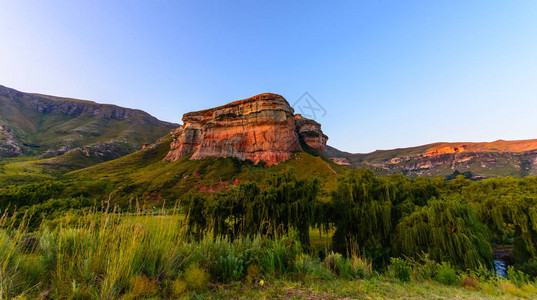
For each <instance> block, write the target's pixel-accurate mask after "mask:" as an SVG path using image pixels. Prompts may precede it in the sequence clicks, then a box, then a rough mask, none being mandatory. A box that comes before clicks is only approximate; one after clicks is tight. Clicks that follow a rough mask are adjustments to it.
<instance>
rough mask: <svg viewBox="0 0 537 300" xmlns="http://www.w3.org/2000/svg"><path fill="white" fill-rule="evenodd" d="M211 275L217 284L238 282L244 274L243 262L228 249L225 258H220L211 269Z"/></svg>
mask: <svg viewBox="0 0 537 300" xmlns="http://www.w3.org/2000/svg"><path fill="white" fill-rule="evenodd" d="M212 273H213V276H214V277H215V278H217V279H218V281H219V282H223V283H230V282H234V281H239V280H241V279H242V277H243V273H244V261H243V260H242V259H241V258H239V257H237V256H236V255H235V252H234V251H233V249H230V251H229V252H228V254H227V255H226V256H222V257H220V259H218V260H217V261H216V262H215V264H214V267H213V268H212Z"/></svg>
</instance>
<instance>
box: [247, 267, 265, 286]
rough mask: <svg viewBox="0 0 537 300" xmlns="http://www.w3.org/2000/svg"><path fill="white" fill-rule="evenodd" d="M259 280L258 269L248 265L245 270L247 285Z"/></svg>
mask: <svg viewBox="0 0 537 300" xmlns="http://www.w3.org/2000/svg"><path fill="white" fill-rule="evenodd" d="M260 278H261V275H260V274H259V268H258V267H257V265H255V264H250V265H249V266H248V269H247V270H246V281H248V282H249V283H253V282H258V281H259V279H260Z"/></svg>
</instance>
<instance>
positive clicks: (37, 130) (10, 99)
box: [0, 86, 178, 186]
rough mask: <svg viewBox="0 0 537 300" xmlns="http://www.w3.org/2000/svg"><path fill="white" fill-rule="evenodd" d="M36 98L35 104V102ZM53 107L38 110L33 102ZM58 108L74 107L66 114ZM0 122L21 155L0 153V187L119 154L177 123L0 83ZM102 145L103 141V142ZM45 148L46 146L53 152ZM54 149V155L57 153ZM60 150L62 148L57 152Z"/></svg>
mask: <svg viewBox="0 0 537 300" xmlns="http://www.w3.org/2000/svg"><path fill="white" fill-rule="evenodd" d="M36 103H37V104H36ZM40 105H41V106H42V107H48V108H50V107H53V108H54V109H51V110H50V111H45V112H43V111H41V112H40V111H39V109H37V108H36V107H37V106H40ZM59 107H63V108H65V107H68V108H72V109H71V110H70V111H69V110H68V111H69V113H65V110H64V112H62V110H61V109H60V108H59ZM113 111H122V112H124V111H126V112H128V113H129V114H131V115H132V116H131V117H129V118H126V119H118V118H116V117H110V112H113ZM0 124H3V125H6V126H7V127H9V128H10V129H11V130H13V132H14V133H15V136H16V138H17V139H18V143H19V145H20V146H21V148H22V149H23V151H24V153H25V154H26V155H25V156H24V157H16V158H9V159H8V158H4V159H2V158H1V157H0V186H1V185H7V184H13V183H20V182H27V181H32V180H42V179H44V178H52V177H53V176H58V175H59V174H63V173H66V172H69V171H73V170H76V169H81V168H84V167H88V166H91V165H94V164H97V163H101V162H103V161H107V160H110V159H112V158H117V157H119V156H123V155H126V154H129V153H132V152H134V151H137V150H139V149H140V148H141V145H142V144H148V143H152V142H154V141H155V140H157V139H158V138H160V137H162V136H164V135H165V134H167V133H168V132H169V130H170V129H172V128H175V127H176V126H178V125H176V124H170V123H167V122H162V121H159V120H157V119H156V118H154V117H152V116H150V115H149V114H147V113H145V112H143V111H139V110H132V109H124V108H120V107H117V106H114V105H106V104H97V103H94V102H91V101H84V100H77V99H68V98H59V97H53V96H46V95H35V94H26V93H20V92H17V91H14V90H11V89H8V88H5V87H2V86H0ZM102 144H106V145H110V146H111V147H112V149H113V151H112V153H107V155H94V154H91V155H84V154H83V153H82V152H81V151H80V150H73V151H71V152H67V153H65V154H62V155H60V156H57V157H52V158H51V156H55V155H57V153H58V152H55V151H57V150H59V149H61V148H62V147H64V146H66V145H67V146H68V147H69V148H76V147H89V148H90V149H97V150H99V147H100V146H99V145H102ZM101 148H102V146H101ZM51 150H52V153H51V152H47V151H51ZM55 153H56V154H55ZM60 153H61V152H60Z"/></svg>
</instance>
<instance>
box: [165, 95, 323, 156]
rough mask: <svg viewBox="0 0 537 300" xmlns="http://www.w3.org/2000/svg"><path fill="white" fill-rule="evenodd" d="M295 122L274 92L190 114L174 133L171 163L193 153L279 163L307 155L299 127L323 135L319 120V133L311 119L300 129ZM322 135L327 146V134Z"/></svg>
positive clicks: (287, 104) (170, 153) (312, 140)
mask: <svg viewBox="0 0 537 300" xmlns="http://www.w3.org/2000/svg"><path fill="white" fill-rule="evenodd" d="M301 119H303V120H307V119H304V118H301ZM295 120H296V118H295V116H294V110H293V108H292V107H291V106H290V105H289V103H288V102H287V101H286V100H285V99H284V98H283V97H282V96H280V95H276V94H269V93H267V94H260V95H257V96H254V97H252V98H248V99H245V100H239V101H235V102H232V103H229V104H226V105H224V106H220V107H215V108H212V109H207V110H202V111H197V112H191V113H187V114H185V115H184V116H183V125H182V126H181V127H179V128H178V129H176V130H175V131H174V132H173V135H174V140H173V142H172V143H171V146H170V147H171V149H170V152H169V153H168V155H167V156H166V158H165V159H166V160H168V161H176V160H178V159H180V158H181V157H184V156H186V155H189V154H192V157H191V159H204V158H208V157H234V158H238V159H241V160H246V159H248V160H251V161H253V162H255V163H258V162H260V161H264V162H265V163H266V164H267V165H274V164H277V163H279V162H282V161H285V160H287V159H289V158H290V157H291V156H292V155H293V153H294V152H296V151H302V147H301V146H300V142H299V138H300V136H302V135H301V132H300V131H299V130H298V128H302V132H304V133H305V134H304V136H305V135H307V134H306V132H310V131H312V132H313V131H315V130H318V131H320V125H319V124H318V123H316V122H315V123H316V124H317V125H319V126H318V127H315V126H313V127H315V128H318V129H315V130H314V129H313V127H312V125H308V124H309V123H307V122H306V121H300V122H302V123H303V124H304V125H300V126H298V127H296V126H295ZM310 127H311V128H310ZM310 129H311V130H310ZM320 134H321V136H323V137H325V138H324V143H326V139H327V138H326V136H324V135H322V132H321V133H320ZM310 140H311V143H312V144H311V146H312V147H314V148H316V149H324V145H322V146H321V145H320V144H319V143H322V141H323V138H321V139H320V141H317V140H315V139H313V138H308V140H305V142H306V143H308V144H309V143H310V142H309V141H310Z"/></svg>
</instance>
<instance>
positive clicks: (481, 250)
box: [394, 199, 492, 269]
mask: <svg viewBox="0 0 537 300" xmlns="http://www.w3.org/2000/svg"><path fill="white" fill-rule="evenodd" d="M487 234H488V232H487V228H486V227H485V226H484V225H483V224H481V223H479V220H478V218H477V214H476V212H475V211H474V210H473V209H472V208H471V207H470V206H468V205H466V204H463V203H461V202H460V201H459V200H458V199H441V200H437V201H431V202H430V204H429V205H428V206H425V207H422V208H421V209H420V210H417V211H416V212H414V213H413V214H411V215H410V216H407V217H405V218H403V219H402V220H401V222H400V223H399V224H398V225H397V229H396V234H395V238H394V246H395V249H396V251H397V253H400V254H402V255H406V256H409V257H414V258H416V257H417V255H418V254H419V253H423V252H424V253H428V254H429V255H430V256H431V258H432V259H434V260H436V261H450V262H452V263H454V264H456V265H458V266H460V267H461V268H463V269H466V268H469V269H475V268H477V267H479V265H480V264H483V265H487V266H489V267H490V266H491V263H492V248H491V247H490V244H489V243H488V236H487Z"/></svg>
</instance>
